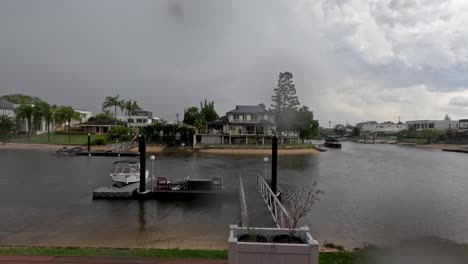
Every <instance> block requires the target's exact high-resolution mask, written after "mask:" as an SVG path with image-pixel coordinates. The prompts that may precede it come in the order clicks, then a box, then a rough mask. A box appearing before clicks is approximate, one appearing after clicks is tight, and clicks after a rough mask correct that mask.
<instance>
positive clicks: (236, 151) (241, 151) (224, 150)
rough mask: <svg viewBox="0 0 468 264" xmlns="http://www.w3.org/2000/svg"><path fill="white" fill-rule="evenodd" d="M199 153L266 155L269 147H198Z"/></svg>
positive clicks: (298, 151) (296, 151)
mask: <svg viewBox="0 0 468 264" xmlns="http://www.w3.org/2000/svg"><path fill="white" fill-rule="evenodd" d="M198 152H199V153H210V154H251V155H256V154H257V155H268V154H271V149H236V148H231V149H230V148H222V149H221V148H220V149H216V148H209V149H200V150H198ZM315 152H318V151H317V150H315V149H311V148H302V149H278V154H311V153H315Z"/></svg>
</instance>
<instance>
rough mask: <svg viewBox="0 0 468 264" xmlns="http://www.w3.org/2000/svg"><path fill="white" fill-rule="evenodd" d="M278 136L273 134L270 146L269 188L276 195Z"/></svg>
mask: <svg viewBox="0 0 468 264" xmlns="http://www.w3.org/2000/svg"><path fill="white" fill-rule="evenodd" d="M277 162H278V138H277V137H276V135H274V136H273V144H272V146H271V190H272V191H273V193H274V194H275V195H276V192H277V188H276V185H277V167H278V164H277Z"/></svg>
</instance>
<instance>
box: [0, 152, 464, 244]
mask: <svg viewBox="0 0 468 264" xmlns="http://www.w3.org/2000/svg"><path fill="white" fill-rule="evenodd" d="M115 160H117V158H108V157H92V158H88V157H58V156H52V155H50V154H49V152H48V151H40V150H30V151H25V150H1V151H0V168H1V169H2V170H1V174H0V245H43V246H52V245H57V246H105V247H155V246H157V247H189V248H225V247H226V240H227V236H228V226H229V224H236V223H237V222H238V220H239V202H238V200H237V199H232V198H226V199H209V198H205V199H196V200H192V201H183V200H181V201H144V202H139V201H134V200H128V201H123V200H122V201H105V200H92V199H91V191H92V190H93V189H95V188H97V187H101V186H106V185H110V184H111V181H110V177H109V176H108V175H107V171H108V170H109V169H110V168H111V167H112V163H113V162H114V161H115ZM467 160H468V156H467V155H466V154H459V153H446V152H442V151H437V150H421V149H416V148H410V147H400V146H394V145H367V144H354V143H344V144H343V149H341V150H334V149H333V150H329V151H327V152H323V153H315V154H310V155H280V156H279V161H278V167H279V171H278V177H279V183H280V185H281V186H282V187H283V189H284V190H286V191H288V192H291V191H295V190H301V189H303V188H304V187H307V186H311V184H312V183H313V182H317V185H318V187H319V188H320V189H321V190H323V191H324V192H325V194H324V195H323V196H322V197H321V200H320V202H319V203H318V204H317V205H316V206H315V207H314V209H313V211H312V213H311V214H310V215H309V216H308V217H307V219H306V221H305V222H306V223H305V224H306V225H308V226H309V227H310V229H311V230H312V235H313V236H314V237H315V238H316V239H318V240H319V241H320V242H322V243H323V242H332V243H335V244H340V245H343V246H346V247H349V248H353V247H361V246H363V245H365V244H375V245H383V244H387V243H393V242H394V241H397V240H401V239H407V238H413V237H421V236H423V237H438V238H443V239H449V240H452V241H455V242H459V243H467V242H468V199H467V198H468V174H467V168H468V165H467V162H466V161H467ZM147 165H148V169H150V170H151V163H150V162H147ZM154 165H155V166H154V172H155V175H156V176H165V177H168V178H172V179H177V178H179V179H182V178H183V177H186V176H190V177H191V178H211V177H222V178H223V181H224V183H225V185H226V186H227V188H228V191H233V192H236V191H237V188H238V177H239V175H242V176H243V179H244V184H246V185H248V186H249V187H252V186H253V185H255V183H256V176H257V175H258V174H261V175H263V174H264V172H265V171H264V169H265V167H264V163H263V156H244V155H212V154H194V155H192V154H159V155H157V158H156V161H155V163H154ZM269 173H270V168H269V167H268V168H267V174H269ZM249 189H252V188H249ZM250 197H255V196H250ZM247 203H248V204H249V201H247ZM251 204H255V203H251ZM251 209H252V208H251ZM260 209H263V208H259V211H261V210H260ZM255 217H258V218H261V217H262V215H261V214H256V215H255ZM264 217H268V215H264ZM268 220H269V219H255V222H257V223H262V222H265V223H268V222H270V221H268Z"/></svg>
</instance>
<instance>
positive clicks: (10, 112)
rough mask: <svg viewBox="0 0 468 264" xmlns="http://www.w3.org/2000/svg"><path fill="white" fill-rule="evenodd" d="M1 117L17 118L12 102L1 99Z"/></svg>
mask: <svg viewBox="0 0 468 264" xmlns="http://www.w3.org/2000/svg"><path fill="white" fill-rule="evenodd" d="M0 115H3V116H8V117H15V105H14V104H13V103H11V102H10V101H7V100H4V99H0Z"/></svg>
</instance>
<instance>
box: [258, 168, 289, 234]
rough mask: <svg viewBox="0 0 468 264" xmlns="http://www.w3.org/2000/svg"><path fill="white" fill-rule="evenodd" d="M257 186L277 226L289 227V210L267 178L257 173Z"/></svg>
mask: <svg viewBox="0 0 468 264" xmlns="http://www.w3.org/2000/svg"><path fill="white" fill-rule="evenodd" d="M257 188H258V190H259V191H260V194H261V195H262V197H263V200H265V203H266V205H267V207H268V210H269V211H270V213H271V216H272V217H273V220H274V221H275V223H276V226H277V227H278V228H287V220H288V219H289V218H290V217H289V214H288V211H287V210H286V208H284V206H283V204H282V203H281V202H280V200H278V197H277V196H276V195H275V194H274V193H273V191H272V190H271V188H270V186H269V185H268V183H267V182H266V181H265V179H263V177H261V176H260V175H257Z"/></svg>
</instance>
